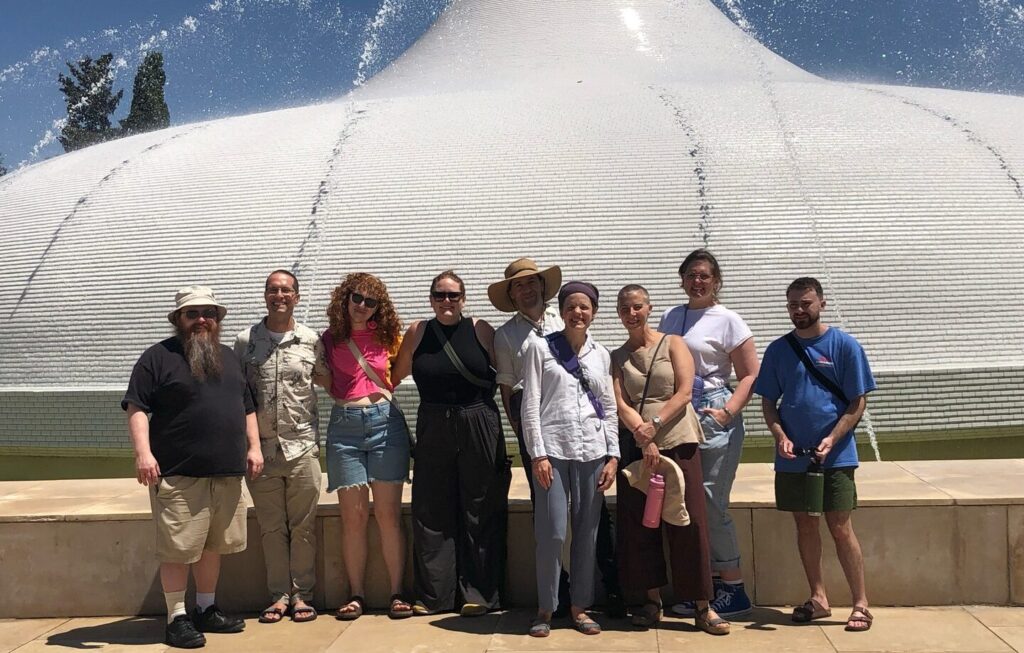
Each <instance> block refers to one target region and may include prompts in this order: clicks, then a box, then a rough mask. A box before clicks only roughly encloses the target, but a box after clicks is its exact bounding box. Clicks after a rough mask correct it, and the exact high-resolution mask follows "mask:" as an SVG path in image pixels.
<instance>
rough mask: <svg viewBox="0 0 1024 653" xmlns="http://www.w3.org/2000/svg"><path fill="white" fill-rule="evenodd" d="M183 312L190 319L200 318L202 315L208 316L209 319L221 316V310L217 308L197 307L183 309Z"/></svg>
mask: <svg viewBox="0 0 1024 653" xmlns="http://www.w3.org/2000/svg"><path fill="white" fill-rule="evenodd" d="M182 313H184V314H185V317H187V318H188V319H190V320H198V319H199V318H201V317H203V318H206V319H207V320H216V319H217V318H219V317H220V312H219V311H218V310H217V309H216V308H204V309H203V310H201V311H200V310H198V309H195V308H190V309H189V310H187V311H182Z"/></svg>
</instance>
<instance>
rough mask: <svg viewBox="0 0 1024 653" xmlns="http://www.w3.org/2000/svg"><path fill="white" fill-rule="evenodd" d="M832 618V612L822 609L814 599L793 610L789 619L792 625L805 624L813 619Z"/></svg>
mask: <svg viewBox="0 0 1024 653" xmlns="http://www.w3.org/2000/svg"><path fill="white" fill-rule="evenodd" d="M831 616H832V610H831V609H829V608H824V607H822V605H821V604H820V603H818V602H817V601H815V600H814V599H807V600H806V601H805V602H804V604H803V605H800V606H797V607H795V608H793V616H792V617H790V618H791V619H792V620H793V623H798V624H806V623H810V622H812V621H814V620H815V619H825V618H827V617H831Z"/></svg>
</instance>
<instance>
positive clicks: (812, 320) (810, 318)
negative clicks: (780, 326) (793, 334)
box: [790, 313, 821, 329]
mask: <svg viewBox="0 0 1024 653" xmlns="http://www.w3.org/2000/svg"><path fill="white" fill-rule="evenodd" d="M820 319H821V314H820V313H818V314H814V313H806V314H804V315H803V316H802V317H794V318H790V321H791V322H792V323H793V326H795V327H796V328H798V329H809V328H811V327H812V326H814V325H815V324H817V323H818V321H819V320H820Z"/></svg>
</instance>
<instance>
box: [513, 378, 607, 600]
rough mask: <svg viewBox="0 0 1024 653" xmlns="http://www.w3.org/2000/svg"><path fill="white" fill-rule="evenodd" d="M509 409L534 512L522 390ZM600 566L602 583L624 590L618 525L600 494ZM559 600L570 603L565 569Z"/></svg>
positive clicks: (605, 589)
mask: <svg viewBox="0 0 1024 653" xmlns="http://www.w3.org/2000/svg"><path fill="white" fill-rule="evenodd" d="M508 403H509V410H511V412H512V415H514V417H512V416H509V420H508V421H509V424H511V425H512V430H513V431H515V434H516V440H517V441H518V442H519V455H520V456H521V457H522V459H523V467H524V468H525V469H526V482H527V484H528V485H529V486H530V505H532V506H533V509H534V514H536V511H537V498H536V496H537V495H536V492H535V491H534V489H533V473H532V472H533V459H532V458H530V452H529V451H528V450H527V449H526V441H525V440H523V427H522V421H521V420H520V417H519V416H520V415H521V414H522V411H523V393H522V391H517V392H513V393H512V396H511V397H509V402H508ZM596 555H597V568H598V569H600V570H601V583H602V584H603V585H604V591H605V593H606V594H622V590H621V589H620V586H619V570H618V565H617V564H616V561H615V527H614V526H613V525H612V516H611V514H610V513H609V512H608V504H607V503H606V502H605V500H604V494H602V495H601V521H600V522H598V525H597V553H596ZM558 596H559V602H560V603H563V604H565V605H569V583H568V575H567V574H566V573H565V571H564V570H563V571H562V578H561V582H560V583H559V588H558Z"/></svg>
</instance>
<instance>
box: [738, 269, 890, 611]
mask: <svg viewBox="0 0 1024 653" xmlns="http://www.w3.org/2000/svg"><path fill="white" fill-rule="evenodd" d="M824 308H825V296H824V293H823V291H822V289H821V284H820V283H818V281H817V280H816V279H813V278H810V277H801V278H799V279H797V280H796V281H794V282H793V283H791V284H789V288H787V289H786V310H788V311H789V318H790V320H792V322H793V325H794V326H795V327H796V329H795V330H794V331H792V332H791V333H790V334H787V336H786V337H783V338H779V339H778V340H776V341H775V342H773V343H771V344H770V345H768V349H767V350H765V353H764V360H763V361H762V362H761V372H760V374H759V375H758V377H757V382H756V383H755V384H754V392H756V393H757V394H759V395H761V408H762V410H763V411H764V419H765V422H766V423H767V424H768V429H769V430H770V431H771V433H772V436H773V437H774V438H775V443H776V452H775V504H776V507H777V508H778V509H779V510H784V511H787V512H792V513H793V517H794V519H795V520H796V533H797V545H798V547H799V550H800V560H801V561H802V562H803V565H804V572H805V573H806V574H807V582H808V584H809V585H810V587H811V596H810V598H809V599H808V600H807V602H806V603H804V604H803V605H802V606H799V607H798V608H796V609H795V610H793V621H796V622H808V621H812V620H814V619H821V618H825V617H830V616H832V611H831V609H830V608H829V603H828V597H827V596H826V594H825V582H824V579H823V577H822V572H821V535H820V532H819V530H818V514H811V513H809V512H808V508H809V505H813V504H809V503H808V495H807V491H806V488H807V487H808V484H807V483H806V478H807V475H806V472H807V468H808V465H810V464H811V462H812V461H813V462H815V463H817V464H819V465H820V466H821V467H823V468H824V479H825V483H824V497H818V499H823V500H822V502H821V505H822V506H823V509H822V512H824V514H825V522H826V523H827V524H828V529H829V532H830V533H831V534H832V539H833V540H834V541H835V545H836V553H837V554H838V556H839V562H840V564H841V565H842V567H843V572H844V573H845V574H846V581H847V582H848V583H849V585H850V592H851V594H852V598H853V605H854V608H853V612H852V613H851V614H850V618H849V619H848V620H847V622H846V630H850V631H864V630H868V629H869V628H870V627H871V621H872V616H871V613H870V612H869V611H868V599H867V592H866V590H865V587H864V557H863V555H862V554H861V550H860V542H858V540H857V536H856V534H854V532H853V522H852V520H851V512H852V511H853V510H854V509H855V508H856V507H857V487H856V485H855V484H854V479H853V477H854V470H855V469H856V468H857V464H858V462H857V442H856V439H855V438H854V434H853V430H854V427H855V426H856V425H857V422H858V421H860V418H861V415H863V414H864V408H865V406H866V405H867V398H866V395H867V393H869V392H871V391H872V390H874V389H875V379H874V378H873V377H872V376H871V368H870V367H869V366H868V360H867V357H866V356H865V355H864V350H863V349H862V348H861V346H860V344H859V343H858V342H857V341H856V340H855V339H854V338H853V336H851V335H849V334H847V333H844V332H842V331H840V330H839V329H833V328H829V327H828V325H826V324H822V322H821V312H822V311H823V310H824ZM780 400H781V401H780ZM815 503H816V502H815Z"/></svg>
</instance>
